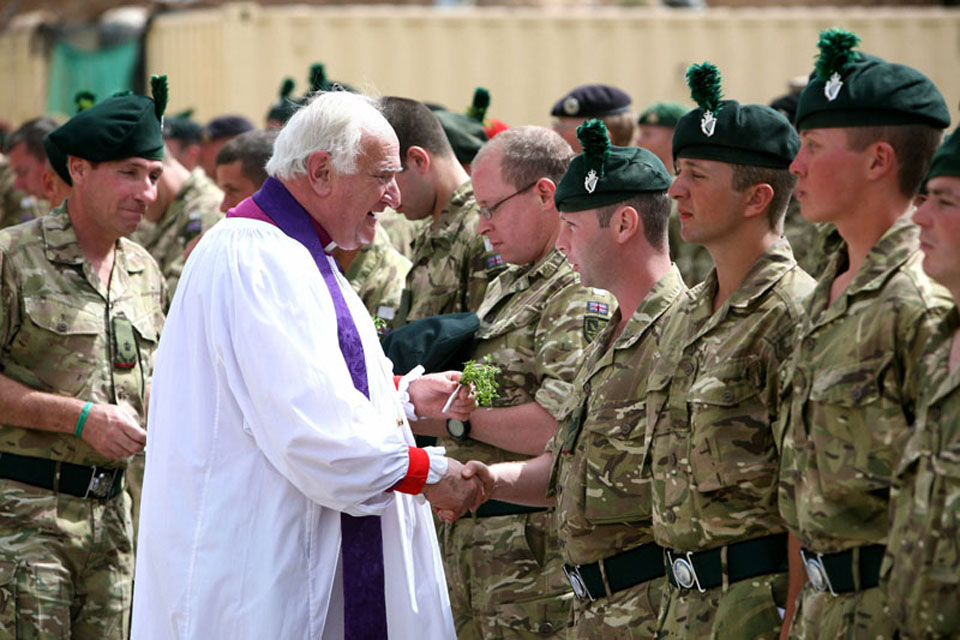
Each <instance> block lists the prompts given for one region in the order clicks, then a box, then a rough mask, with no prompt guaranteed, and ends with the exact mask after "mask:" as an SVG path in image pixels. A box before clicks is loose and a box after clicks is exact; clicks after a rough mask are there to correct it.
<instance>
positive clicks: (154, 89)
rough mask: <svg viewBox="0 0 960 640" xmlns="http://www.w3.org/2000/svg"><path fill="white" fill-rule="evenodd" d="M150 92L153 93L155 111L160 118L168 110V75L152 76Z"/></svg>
mask: <svg viewBox="0 0 960 640" xmlns="http://www.w3.org/2000/svg"><path fill="white" fill-rule="evenodd" d="M150 93H151V94H152V95H153V102H154V111H155V112H156V114H157V117H158V118H162V117H163V112H164V111H166V110H167V76H156V75H154V76H150Z"/></svg>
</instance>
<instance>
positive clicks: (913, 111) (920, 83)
mask: <svg viewBox="0 0 960 640" xmlns="http://www.w3.org/2000/svg"><path fill="white" fill-rule="evenodd" d="M859 42H860V38H859V37H858V36H857V35H856V34H853V33H850V32H849V31H844V30H842V29H829V30H827V31H824V32H822V33H821V34H820V40H819V42H817V46H818V47H819V48H820V55H819V56H818V58H817V64H816V68H815V69H814V71H813V73H811V74H810V82H809V84H808V85H807V88H806V89H804V90H803V94H802V95H801V96H800V105H799V107H798V108H797V128H798V129H799V130H801V131H803V130H805V129H821V128H831V127H872V126H879V125H899V124H929V125H931V126H933V127H937V128H940V129H943V128H946V127H948V126H949V125H950V112H949V110H948V109H947V104H946V102H944V100H943V96H942V95H941V94H940V91H939V90H938V89H937V87H936V86H935V85H934V84H933V83H932V82H931V81H930V79H929V78H927V77H926V76H925V75H923V74H922V73H920V72H919V71H917V70H916V69H912V68H910V67H907V66H904V65H901V64H893V63H891V62H887V61H886V60H883V59H882V58H877V57H876V56H871V55H867V54H865V53H861V52H859V51H854V50H853V47H854V46H856V45H857V44H858V43H859Z"/></svg>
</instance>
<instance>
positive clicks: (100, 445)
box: [80, 403, 147, 460]
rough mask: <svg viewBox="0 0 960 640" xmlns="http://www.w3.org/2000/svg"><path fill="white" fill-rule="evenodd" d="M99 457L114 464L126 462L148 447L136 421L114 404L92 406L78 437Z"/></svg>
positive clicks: (145, 435) (144, 432) (145, 436)
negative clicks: (105, 458)
mask: <svg viewBox="0 0 960 640" xmlns="http://www.w3.org/2000/svg"><path fill="white" fill-rule="evenodd" d="M80 437H81V438H82V439H83V441H84V442H86V443H87V444H89V445H90V446H91V447H93V448H94V449H95V450H96V451H97V452H98V453H100V454H103V455H105V456H106V457H108V458H111V459H113V460H122V459H124V458H129V457H130V456H132V455H133V454H135V453H137V452H140V451H143V447H144V446H145V445H146V444H147V432H146V431H144V430H143V429H141V428H140V425H139V424H137V419H136V418H135V417H134V416H132V415H131V414H130V413H129V412H128V411H126V410H125V409H123V408H121V407H118V406H117V405H115V404H108V403H102V404H95V405H93V407H92V408H91V409H90V415H88V416H87V421H86V423H84V426H83V433H82V434H81V436H80Z"/></svg>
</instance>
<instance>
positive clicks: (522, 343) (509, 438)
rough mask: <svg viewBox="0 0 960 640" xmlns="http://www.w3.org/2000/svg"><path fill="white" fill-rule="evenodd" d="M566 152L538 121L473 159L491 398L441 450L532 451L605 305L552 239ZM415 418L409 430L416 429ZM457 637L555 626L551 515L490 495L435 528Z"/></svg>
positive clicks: (558, 621)
mask: <svg viewBox="0 0 960 640" xmlns="http://www.w3.org/2000/svg"><path fill="white" fill-rule="evenodd" d="M572 156H573V151H572V150H571V149H570V146H569V145H568V144H567V143H566V142H564V141H563V139H562V138H561V137H560V136H558V135H557V134H555V133H553V132H552V131H550V130H549V129H544V128H542V127H518V128H514V129H509V130H507V131H504V132H501V133H500V134H499V135H498V136H497V137H496V138H494V140H493V141H492V142H490V143H488V144H487V145H486V146H485V147H484V148H483V150H482V151H481V152H480V154H478V155H477V157H476V159H475V161H474V163H473V171H474V180H475V184H476V189H477V198H478V202H480V203H482V204H483V205H484V206H483V207H482V208H481V209H480V211H481V215H482V216H483V217H482V219H481V221H480V226H479V232H480V233H482V234H484V235H486V236H487V237H488V238H489V239H490V241H491V242H492V243H493V245H494V246H495V247H496V248H497V249H498V250H500V251H502V255H503V257H504V259H505V260H506V261H507V262H508V263H509V264H510V265H511V266H510V267H509V268H508V269H507V270H506V271H504V272H503V273H502V274H501V275H500V276H499V277H498V278H496V279H495V280H494V281H493V282H492V283H491V284H490V287H489V288H488V289H487V295H486V297H485V298H484V300H483V304H482V305H481V306H480V309H479V310H478V312H477V313H478V315H479V316H480V319H481V326H480V330H479V331H478V332H477V335H476V339H477V342H476V346H475V348H474V349H473V352H472V354H471V356H470V357H471V358H474V359H477V360H479V359H482V358H484V357H485V356H490V358H491V360H492V362H493V363H494V364H495V365H497V366H498V367H500V369H501V374H500V375H499V377H498V382H499V385H500V386H499V392H500V395H499V397H498V398H497V399H496V400H495V401H494V402H493V408H491V409H479V410H477V411H475V412H474V413H473V414H472V415H471V418H470V422H469V423H459V422H456V421H451V422H450V423H449V425H448V426H447V427H446V428H436V427H435V426H434V427H433V429H432V431H430V432H424V433H425V435H442V436H446V437H443V438H441V440H440V444H442V445H444V446H446V448H447V455H449V456H451V457H454V458H457V459H460V460H479V461H481V462H483V463H485V464H493V463H496V462H504V461H509V460H518V459H523V458H524V457H529V456H532V455H537V454H539V453H541V452H542V451H543V450H544V447H545V446H546V443H547V442H548V441H549V440H550V438H552V437H553V435H554V434H555V433H556V428H557V419H558V417H559V416H560V414H561V412H562V411H563V407H564V406H565V403H566V401H567V399H568V397H569V396H570V395H571V393H572V392H573V386H572V384H571V383H572V382H573V378H574V374H575V373H576V370H577V368H578V367H579V365H580V359H581V355H582V353H583V349H584V348H585V347H586V346H587V344H588V343H589V341H590V340H591V339H592V338H593V337H594V336H595V335H596V333H597V331H599V330H600V329H601V328H602V327H603V326H604V325H605V324H606V322H607V320H608V319H609V317H610V313H611V312H612V311H613V308H614V300H613V298H612V297H611V296H610V295H609V294H607V293H606V292H604V291H598V290H591V289H586V288H584V287H583V286H581V285H580V283H579V282H578V278H577V275H576V274H575V273H574V271H573V269H572V268H571V266H570V265H569V264H568V263H567V262H565V261H564V259H563V255H562V254H561V253H560V252H559V251H557V250H556V249H555V248H554V242H555V240H556V237H557V234H558V233H559V230H560V221H559V218H558V217H557V211H556V207H555V205H554V199H553V196H554V191H555V189H556V186H555V185H556V183H557V182H558V181H559V180H560V177H561V176H562V175H563V172H564V170H565V169H566V167H567V165H568V164H569V161H570V158H571V157H572ZM419 425H420V422H417V423H414V425H413V428H414V431H415V432H416V431H418V430H420V426H419ZM440 537H441V547H442V551H443V557H444V564H445V568H446V575H447V581H448V585H449V588H450V594H451V598H450V600H451V605H452V607H453V613H454V624H455V626H456V628H457V634H458V637H459V638H461V639H464V638H490V639H493V638H532V637H564V635H565V632H566V631H565V630H566V626H567V623H568V620H569V617H570V607H571V602H572V599H573V594H572V593H571V591H570V584H569V583H568V582H567V580H566V578H565V576H564V573H563V561H562V558H561V557H560V553H559V548H558V544H557V537H556V528H555V521H554V514H553V512H552V510H550V509H547V508H544V507H526V506H523V505H519V504H514V503H510V502H497V501H491V502H487V503H486V504H484V505H482V506H481V507H480V508H479V509H478V510H477V511H476V513H475V514H473V517H466V518H462V519H460V520H457V521H456V522H454V523H451V524H449V525H448V526H447V527H446V529H445V530H443V531H441V533H440Z"/></svg>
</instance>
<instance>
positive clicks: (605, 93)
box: [550, 84, 630, 118]
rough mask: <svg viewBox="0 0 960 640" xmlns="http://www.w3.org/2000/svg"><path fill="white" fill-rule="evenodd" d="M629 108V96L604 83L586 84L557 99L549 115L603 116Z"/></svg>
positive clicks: (622, 111) (569, 116) (623, 111)
mask: <svg viewBox="0 0 960 640" xmlns="http://www.w3.org/2000/svg"><path fill="white" fill-rule="evenodd" d="M629 109H630V96H628V95H627V94H626V93H624V92H623V91H621V90H620V89H617V88H616V87H611V86H609V85H605V84H586V85H583V86H582V87H577V88H576V89H573V90H572V91H570V92H569V93H567V95H565V96H563V97H562V98H560V99H559V100H557V102H556V104H554V105H553V109H551V110H550V115H552V116H555V117H558V118H563V117H567V118H603V117H605V116H613V115H617V114H618V113H625V112H626V111H629Z"/></svg>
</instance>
